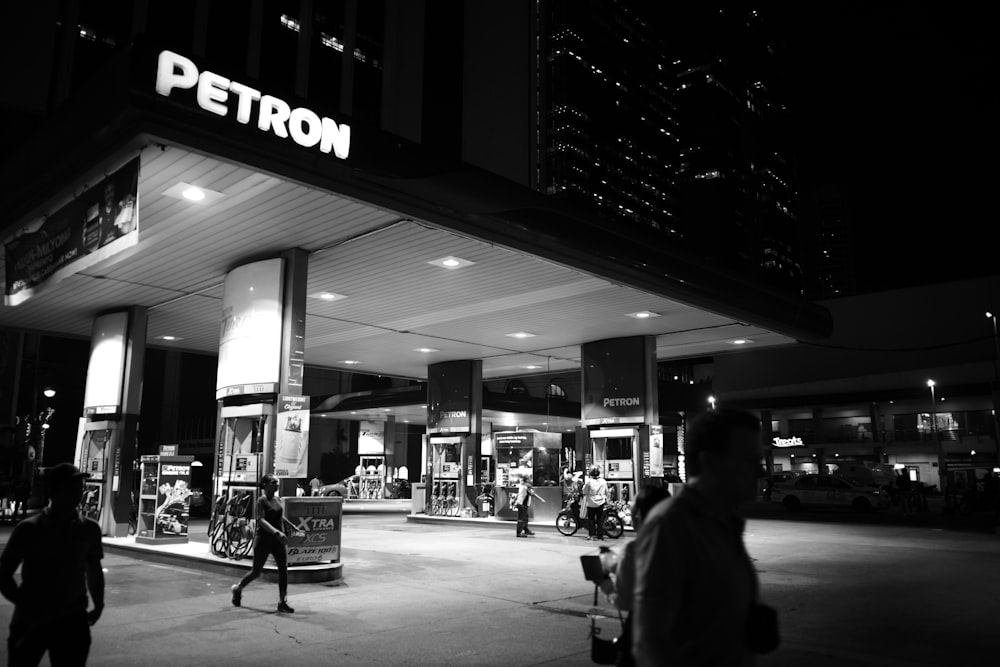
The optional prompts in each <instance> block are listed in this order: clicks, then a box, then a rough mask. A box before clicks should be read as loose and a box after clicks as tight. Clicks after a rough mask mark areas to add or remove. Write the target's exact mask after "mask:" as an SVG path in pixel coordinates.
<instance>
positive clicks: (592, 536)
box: [582, 466, 608, 540]
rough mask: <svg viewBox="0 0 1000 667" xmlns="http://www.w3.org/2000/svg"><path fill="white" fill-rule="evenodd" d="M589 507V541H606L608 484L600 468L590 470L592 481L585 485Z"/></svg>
mask: <svg viewBox="0 0 1000 667" xmlns="http://www.w3.org/2000/svg"><path fill="white" fill-rule="evenodd" d="M582 493H583V498H584V503H585V504H586V507H587V533H588V535H587V539H588V540H603V539H604V506H605V505H606V504H607V502H608V483H607V482H606V481H605V480H604V478H603V477H601V468H600V466H592V467H591V468H590V479H588V480H587V481H586V482H585V483H584V485H583V491H582Z"/></svg>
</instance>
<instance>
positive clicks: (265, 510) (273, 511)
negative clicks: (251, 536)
mask: <svg viewBox="0 0 1000 667" xmlns="http://www.w3.org/2000/svg"><path fill="white" fill-rule="evenodd" d="M284 515H285V511H284V509H283V508H282V505H281V501H280V500H278V499H277V498H275V499H273V500H268V499H267V496H265V495H261V497H260V498H258V499H257V534H258V535H265V536H267V537H273V533H271V531H269V530H267V529H266V528H264V527H263V526H261V525H260V520H261V519H263V520H264V521H267V522H268V523H269V524H271V526H272V527H273V528H274V529H275V530H284V527H283V526H282V525H281V521H282V519H283V518H284Z"/></svg>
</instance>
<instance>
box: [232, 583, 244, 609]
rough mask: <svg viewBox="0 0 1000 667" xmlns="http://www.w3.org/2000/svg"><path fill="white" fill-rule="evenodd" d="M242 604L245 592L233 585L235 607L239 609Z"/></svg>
mask: <svg viewBox="0 0 1000 667" xmlns="http://www.w3.org/2000/svg"><path fill="white" fill-rule="evenodd" d="M241 602H243V590H242V589H241V588H240V587H239V586H237V585H235V584H233V606H234V607H239V606H240V603H241Z"/></svg>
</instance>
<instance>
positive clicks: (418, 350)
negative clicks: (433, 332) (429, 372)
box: [413, 347, 441, 354]
mask: <svg viewBox="0 0 1000 667" xmlns="http://www.w3.org/2000/svg"><path fill="white" fill-rule="evenodd" d="M413 351H414V352H423V353H424V354H427V353H428V352H440V351H441V350H435V349H434V348H433V347H418V348H414V350H413Z"/></svg>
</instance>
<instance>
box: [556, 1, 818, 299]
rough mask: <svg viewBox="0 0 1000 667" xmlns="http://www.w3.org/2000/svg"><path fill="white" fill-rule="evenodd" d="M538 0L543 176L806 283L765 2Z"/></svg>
mask: <svg viewBox="0 0 1000 667" xmlns="http://www.w3.org/2000/svg"><path fill="white" fill-rule="evenodd" d="M540 7H541V8H542V9H541V10H540V11H539V13H538V21H539V27H538V35H539V40H538V42H537V43H538V45H539V54H538V60H539V61H540V62H542V63H544V66H543V67H540V68H539V72H540V76H539V79H538V85H539V90H540V92H539V95H538V100H539V116H540V122H539V127H540V132H539V141H538V148H539V152H540V153H541V157H540V158H539V160H538V169H539V172H540V173H539V178H538V186H539V189H541V190H542V191H544V192H546V193H547V194H549V195H551V196H555V197H562V198H565V199H569V200H572V201H575V202H578V203H580V204H582V205H586V206H589V207H591V208H593V209H596V210H598V211H600V212H601V213H602V214H603V215H605V216H608V217H611V218H614V219H616V220H617V221H620V222H622V223H624V224H625V225H632V226H635V227H641V228H645V229H653V230H656V231H657V232H658V233H659V234H660V235H661V237H662V240H663V243H664V244H667V245H671V246H674V247H676V248H678V249H682V250H684V251H686V252H688V253H692V254H693V255H695V256H700V257H703V258H705V259H707V260H708V261H710V262H712V263H715V264H719V265H722V266H723V267H725V268H727V269H730V270H736V271H738V272H740V273H742V274H746V275H750V276H752V277H755V278H758V279H761V280H763V281H766V282H768V283H770V284H772V285H775V286H778V287H781V288H783V289H786V290H789V291H794V292H798V291H800V290H801V267H800V260H799V249H798V237H799V231H798V228H797V224H798V222H797V215H796V212H795V208H796V206H795V185H794V176H793V168H792V165H791V164H790V159H791V158H790V155H789V152H788V147H787V145H786V142H785V140H784V137H783V136H782V128H783V122H782V120H783V117H784V115H785V114H786V113H787V109H786V108H785V107H784V106H783V105H782V104H781V102H780V100H781V85H782V80H781V71H780V66H779V61H778V55H776V52H775V48H774V44H773V43H772V42H771V41H770V39H769V37H768V33H767V25H766V22H765V20H764V17H763V16H762V15H761V13H760V12H758V11H754V10H752V9H735V8H731V7H727V8H725V9H719V8H718V7H714V6H702V5H697V6H691V5H684V6H673V5H671V6H669V7H666V6H665V7H659V6H656V5H653V4H640V5H636V4H634V3H626V2H619V1H617V0H590V1H589V2H586V3H580V2H570V1H569V0H550V1H547V2H542V3H541V4H540Z"/></svg>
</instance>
